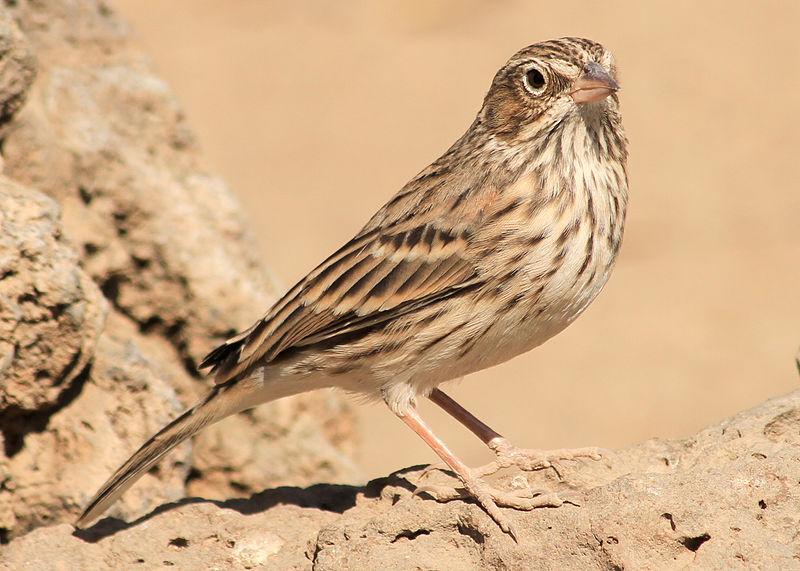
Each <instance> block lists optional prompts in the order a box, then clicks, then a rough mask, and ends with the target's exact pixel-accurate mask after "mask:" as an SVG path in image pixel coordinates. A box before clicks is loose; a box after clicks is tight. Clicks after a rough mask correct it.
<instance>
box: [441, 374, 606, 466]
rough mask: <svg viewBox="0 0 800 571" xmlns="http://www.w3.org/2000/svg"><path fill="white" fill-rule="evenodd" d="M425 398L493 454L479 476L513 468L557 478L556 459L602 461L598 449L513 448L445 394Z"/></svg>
mask: <svg viewBox="0 0 800 571" xmlns="http://www.w3.org/2000/svg"><path fill="white" fill-rule="evenodd" d="M428 398H429V399H430V400H431V401H433V402H434V403H436V404H437V405H438V406H440V407H441V408H442V409H443V410H444V411H445V412H447V413H448V414H449V415H450V416H452V417H453V418H455V419H456V420H458V421H459V422H460V423H461V424H463V425H464V426H465V427H467V428H468V429H469V430H470V431H471V432H472V433H473V434H475V436H477V437H478V438H480V439H481V441H483V443H484V444H486V445H487V446H488V447H489V448H491V449H492V451H493V452H494V453H495V456H496V457H497V461H496V462H493V463H492V464H489V465H487V466H484V467H483V468H481V469H479V471H480V473H481V475H487V474H493V473H494V472H496V471H498V470H500V469H501V468H508V467H509V466H517V467H518V468H520V469H522V470H528V471H532V470H542V469H545V468H552V469H553V470H555V472H556V474H557V475H558V476H559V477H560V476H561V472H560V471H559V469H558V462H559V461H560V460H576V459H578V458H589V459H591V460H600V459H601V458H602V455H601V453H600V450H599V449H598V448H576V449H559V450H551V451H544V450H528V449H521V448H517V447H515V446H513V445H512V444H511V443H510V442H508V440H506V439H505V438H503V436H502V435H501V434H500V433H498V432H495V431H494V430H492V429H491V428H490V427H489V426H487V425H486V424H484V423H483V422H481V420H480V419H478V418H477V417H476V416H475V415H473V414H472V413H471V412H469V411H468V410H467V409H465V408H464V407H462V406H461V405H460V404H458V403H457V402H456V401H454V400H453V399H452V398H450V397H449V396H448V395H446V394H445V393H444V392H443V391H442V390H441V389H434V390H433V392H432V393H431V394H430V396H429V397H428Z"/></svg>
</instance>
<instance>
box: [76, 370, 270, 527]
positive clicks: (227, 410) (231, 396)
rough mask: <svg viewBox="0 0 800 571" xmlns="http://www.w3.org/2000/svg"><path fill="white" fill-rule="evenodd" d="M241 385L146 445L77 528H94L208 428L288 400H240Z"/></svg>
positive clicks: (219, 389)
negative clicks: (158, 466)
mask: <svg viewBox="0 0 800 571" xmlns="http://www.w3.org/2000/svg"><path fill="white" fill-rule="evenodd" d="M237 384H238V383H235V382H232V383H226V384H223V385H217V386H216V387H214V388H213V389H212V391H211V393H210V394H209V395H208V396H207V397H206V398H204V399H203V400H202V401H200V402H199V403H197V404H196V405H195V406H194V407H192V408H190V409H189V410H187V411H186V412H184V413H183V414H182V415H180V416H179V417H178V418H176V419H175V420H173V421H172V422H170V423H169V424H168V425H167V426H165V427H164V428H162V429H161V430H159V431H158V432H157V433H156V434H155V435H154V436H153V437H151V438H150V439H149V440H148V441H147V442H145V443H144V444H143V445H142V447H141V448H139V450H137V451H136V453H135V454H134V455H133V456H131V457H130V458H129V459H128V461H127V462H125V463H124V464H123V465H122V466H120V467H119V469H117V471H116V472H115V473H114V475H113V476H111V477H110V478H109V479H108V481H106V483H105V484H103V486H102V487H101V488H100V489H99V490H98V491H97V493H96V494H95V495H94V497H93V498H92V500H91V501H90V502H89V504H88V505H87V506H86V508H85V509H84V511H83V513H82V514H81V516H80V517H79V518H78V521H77V522H76V523H75V525H76V527H78V528H85V527H87V526H88V525H89V524H91V523H92V522H93V521H94V520H95V519H97V518H98V517H99V516H101V515H102V514H103V512H105V511H106V510H107V509H108V508H109V507H110V506H111V504H113V503H114V502H115V501H117V499H118V498H119V497H120V496H121V495H122V494H123V493H124V492H125V491H126V490H127V489H128V488H130V487H131V486H132V485H133V484H134V483H136V481H137V480H138V479H139V478H140V477H141V476H142V474H144V473H145V472H147V470H149V469H150V468H151V467H152V466H153V464H155V463H156V462H158V461H159V460H161V458H162V457H163V456H164V455H165V454H166V453H167V452H169V451H170V450H172V449H173V448H175V447H176V446H177V445H178V444H180V443H181V442H183V441H184V440H186V439H187V438H189V437H191V436H192V435H194V434H196V433H197V432H199V431H200V430H202V429H203V428H205V427H206V426H208V425H210V424H214V423H215V422H217V421H219V420H222V419H223V418H225V417H227V416H230V415H232V414H235V413H237V412H241V411H242V410H246V409H248V408H251V407H253V406H255V405H257V404H260V403H261V402H266V401H268V400H274V399H275V398H280V397H281V396H285V395H270V396H269V397H262V398H259V399H258V402H253V401H252V400H251V399H247V398H237V397H238V396H239V395H237V393H239V394H241V392H242V391H240V390H237V389H240V388H241V387H237V386H236V385H237Z"/></svg>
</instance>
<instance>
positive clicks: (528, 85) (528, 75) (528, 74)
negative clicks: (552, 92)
mask: <svg viewBox="0 0 800 571" xmlns="http://www.w3.org/2000/svg"><path fill="white" fill-rule="evenodd" d="M522 82H523V83H524V84H525V89H527V90H528V91H529V92H530V93H532V94H533V95H539V94H541V93H542V92H543V91H544V90H545V88H546V87H547V78H546V77H545V75H544V73H542V71H541V70H540V69H539V68H538V67H529V68H528V69H527V70H526V71H525V75H524V76H523V80H522Z"/></svg>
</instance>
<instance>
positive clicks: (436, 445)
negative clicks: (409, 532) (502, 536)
mask: <svg viewBox="0 0 800 571" xmlns="http://www.w3.org/2000/svg"><path fill="white" fill-rule="evenodd" d="M396 414H397V416H398V417H399V418H400V420H402V421H403V422H405V423H406V425H408V427H409V428H411V430H413V431H414V432H416V433H417V434H418V435H419V437H420V438H422V440H424V441H425V443H426V444H427V445H428V446H430V447H431V449H432V450H433V451H434V452H436V454H437V456H439V458H441V459H442V460H444V462H445V463H446V464H447V465H448V466H449V467H450V469H451V470H452V471H453V472H454V473H455V474H456V476H458V478H459V480H461V483H462V484H463V485H464V489H463V490H458V489H454V488H451V487H445V486H441V487H440V486H425V487H421V488H418V489H417V491H416V492H415V494H416V493H418V492H425V493H427V494H429V495H431V496H432V497H433V498H434V499H436V500H437V501H440V502H447V501H450V500H456V499H464V498H470V497H471V498H473V499H475V500H476V501H477V502H478V504H480V506H481V507H482V508H483V509H484V510H486V513H488V514H489V515H490V516H491V518H492V519H493V520H494V521H495V522H497V525H499V526H500V529H502V530H503V531H504V532H506V533H508V534H510V535H511V536H512V537H513V538H514V540H515V541H516V540H517V536H516V534H515V533H514V530H513V528H512V527H511V523H510V522H509V521H508V519H507V518H506V517H505V515H504V514H503V512H501V511H500V509H499V507H498V506H503V507H510V508H514V509H518V510H532V509H534V508H538V507H558V506H560V505H561V504H562V503H563V501H562V500H561V499H559V498H558V497H557V496H555V495H554V494H538V495H537V494H535V493H534V492H531V491H530V490H515V491H512V492H503V491H500V490H496V489H494V488H492V487H491V486H490V485H489V484H487V483H486V482H484V481H483V480H482V479H481V478H480V474H478V473H476V472H475V471H474V470H472V469H470V468H469V467H468V466H467V465H466V464H464V463H463V462H462V461H461V460H460V459H459V458H458V457H457V456H456V455H455V454H453V452H451V451H450V449H449V448H448V447H447V445H446V444H445V443H444V442H443V441H442V440H441V439H440V438H439V437H438V436H436V434H434V433H433V431H432V430H431V429H430V427H429V426H428V425H427V424H426V423H425V421H424V420H422V418H421V417H420V415H419V413H418V412H417V409H416V407H414V406H411V407H410V408H409V409H408V410H406V411H405V412H403V413H396Z"/></svg>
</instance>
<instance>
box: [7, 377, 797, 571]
mask: <svg viewBox="0 0 800 571" xmlns="http://www.w3.org/2000/svg"><path fill="white" fill-rule="evenodd" d="M563 468H564V469H563V475H564V480H563V481H560V482H559V481H557V480H555V479H554V477H553V475H552V472H550V473H545V472H540V473H536V474H531V475H528V476H527V478H526V480H527V481H528V485H530V486H531V487H534V488H536V487H540V486H542V485H546V486H549V487H551V488H554V489H558V490H559V491H561V492H562V494H564V495H568V494H569V495H570V496H571V498H572V499H573V500H574V501H575V503H577V504H579V506H573V505H565V506H562V507H561V508H557V509H538V510H534V511H532V512H513V511H509V512H508V513H509V516H510V517H511V518H512V520H513V522H514V525H515V526H516V527H517V529H518V531H519V534H520V541H519V543H518V544H517V543H514V542H513V541H512V540H511V539H510V537H508V536H507V535H505V534H503V533H502V532H501V531H500V530H499V529H498V528H497V526H496V525H495V524H494V523H493V521H492V520H491V519H490V518H489V517H488V516H487V515H486V514H485V513H484V512H483V511H481V509H480V508H478V507H477V506H476V505H474V504H471V503H465V502H460V501H459V502H451V503H448V504H438V503H436V502H434V501H431V500H429V499H423V498H420V497H412V495H411V491H410V490H411V489H413V486H414V483H415V482H417V480H418V476H419V471H418V470H416V469H409V470H407V471H403V472H398V473H396V474H393V475H392V476H390V477H389V478H387V479H382V480H376V481H374V482H371V483H370V484H369V485H368V486H367V487H365V488H355V487H348V486H331V485H319V486H313V487H311V488H306V489H300V488H279V489H274V490H266V491H264V492H262V493H260V494H256V495H254V496H251V497H250V498H248V499H242V500H229V501H226V502H212V501H208V500H203V499H198V498H194V499H187V500H182V501H180V502H178V503H177V504H168V505H165V506H162V507H161V508H159V509H157V510H156V511H155V512H153V513H151V514H149V515H148V516H146V517H144V518H142V519H140V520H138V521H136V522H133V523H130V524H128V523H123V522H122V521H120V520H113V519H106V520H103V521H101V522H100V523H99V524H97V525H96V526H95V527H94V528H91V529H89V530H86V531H84V532H80V533H73V530H72V528H71V527H70V526H68V525H60V526H54V527H49V528H40V529H38V530H36V531H34V532H32V533H30V534H28V535H26V536H25V537H23V538H20V539H17V540H15V541H13V542H12V543H11V544H10V545H9V546H8V548H7V549H6V551H5V553H4V554H3V555H2V558H3V559H2V560H1V561H2V562H3V563H4V564H5V565H6V566H7V567H9V568H14V569H20V568H24V566H25V565H27V566H28V567H29V568H36V569H60V568H63V569H68V568H77V567H79V568H84V569H106V568H126V569H127V568H133V567H136V566H141V567H140V568H152V567H157V566H161V565H171V566H174V567H175V568H177V569H195V568H198V566H200V567H204V568H207V569H253V568H259V569H315V570H338V569H387V570H388V569H440V570H461V569H665V568H685V567H693V568H700V569H731V568H743V567H744V568H762V569H793V568H798V567H800V542H798V531H797V530H798V513H799V512H798V505H800V486H798V482H800V391H797V392H794V393H792V394H789V395H787V396H785V397H782V398H778V399H774V400H772V401H769V402H767V403H764V404H763V405H761V406H759V407H757V408H754V409H752V410H749V411H746V412H743V413H740V414H738V415H736V416H734V417H732V418H729V419H727V420H725V421H723V422H721V423H719V424H716V425H714V426H712V427H709V428H708V429H706V430H704V431H702V432H700V433H699V434H697V435H695V436H693V437H691V438H688V439H685V440H676V441H658V440H652V441H648V442H645V443H643V444H641V445H639V446H635V447H633V448H630V449H625V450H621V451H618V452H616V453H611V454H610V455H609V457H608V459H607V460H606V461H605V462H601V463H595V464H570V465H568V466H564V467H563ZM511 481H514V482H515V483H516V485H520V483H521V480H520V476H519V474H508V475H506V476H505V477H504V478H501V482H500V483H501V484H504V485H509V484H510V482H511Z"/></svg>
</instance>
